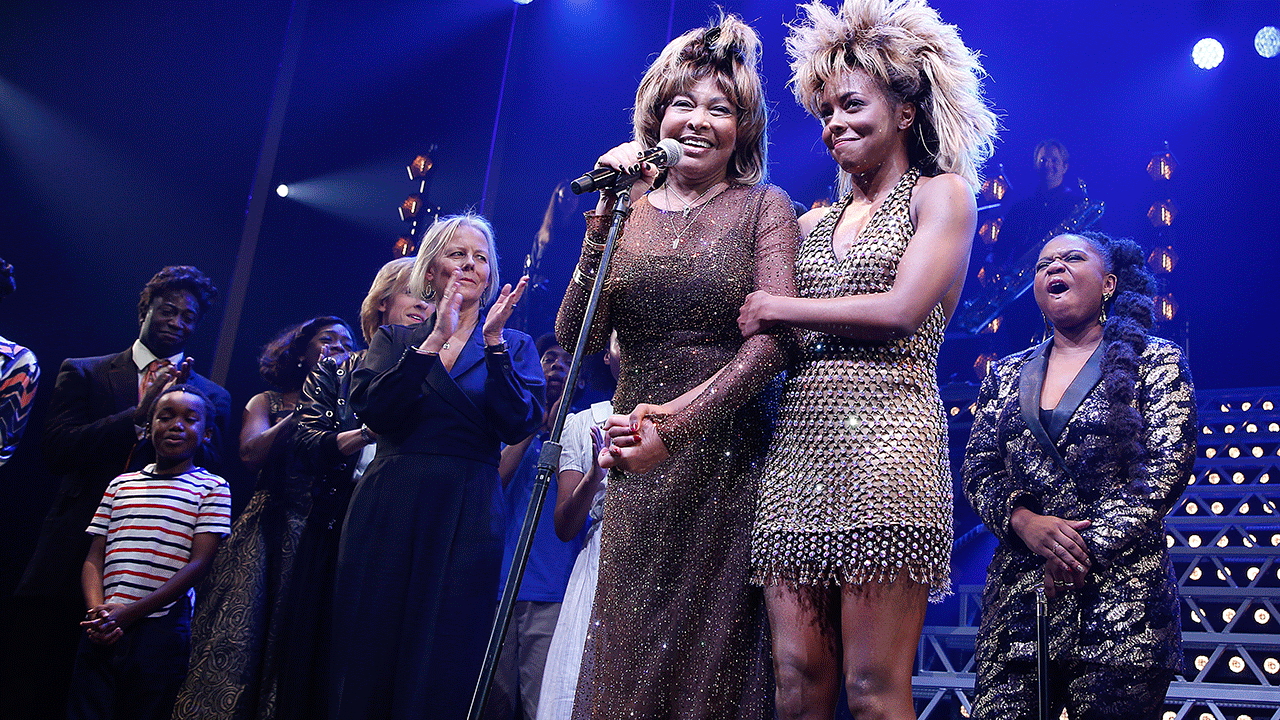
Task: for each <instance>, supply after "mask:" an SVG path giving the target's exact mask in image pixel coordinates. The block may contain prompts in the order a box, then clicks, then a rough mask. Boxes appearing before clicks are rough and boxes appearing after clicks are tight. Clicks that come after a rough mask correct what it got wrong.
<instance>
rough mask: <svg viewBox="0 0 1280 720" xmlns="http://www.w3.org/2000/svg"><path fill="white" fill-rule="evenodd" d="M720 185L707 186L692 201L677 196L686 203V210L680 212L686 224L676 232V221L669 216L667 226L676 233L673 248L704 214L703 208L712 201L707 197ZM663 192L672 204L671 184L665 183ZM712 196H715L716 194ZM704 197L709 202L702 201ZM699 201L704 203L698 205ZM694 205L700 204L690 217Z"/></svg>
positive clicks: (677, 198)
mask: <svg viewBox="0 0 1280 720" xmlns="http://www.w3.org/2000/svg"><path fill="white" fill-rule="evenodd" d="M718 187H720V183H715V184H714V185H712V186H711V187H709V188H707V189H706V190H703V191H702V194H701V195H699V196H698V197H697V198H695V199H694V201H693V202H691V203H686V202H685V201H684V200H682V199H681V198H680V196H679V195H677V196H676V200H679V201H680V204H681V205H684V210H681V211H680V214H681V215H683V216H684V219H685V224H684V229H683V230H681V231H679V232H676V226H675V222H674V221H673V220H672V219H671V216H670V215H668V216H667V227H668V228H670V230H671V234H672V235H675V239H674V240H672V241H671V249H672V250H675V249H676V248H677V247H679V246H680V242H681V241H683V240H684V236H685V233H687V232H689V228H691V227H693V224H694V222H696V221H697V220H698V216H699V215H701V214H702V210H703V208H705V207H706V206H707V205H708V204H709V203H710V201H711V198H707V196H708V195H710V194H711V191H712V190H715V189H716V188H718ZM726 187H727V186H726ZM662 192H663V195H665V196H666V200H667V205H672V202H671V186H670V185H663V186H662ZM712 197H714V195H713V196H712ZM703 198H707V202H702V200H703ZM698 203H702V204H701V205H698ZM694 205H698V209H697V211H695V212H693V217H692V218H690V217H689V213H690V212H691V211H693V206H694ZM668 212H671V213H674V212H675V211H674V210H670V211H668Z"/></svg>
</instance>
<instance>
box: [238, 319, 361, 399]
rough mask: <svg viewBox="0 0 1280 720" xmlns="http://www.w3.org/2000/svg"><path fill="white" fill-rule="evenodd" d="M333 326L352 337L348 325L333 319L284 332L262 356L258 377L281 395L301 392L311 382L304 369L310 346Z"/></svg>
mask: <svg viewBox="0 0 1280 720" xmlns="http://www.w3.org/2000/svg"><path fill="white" fill-rule="evenodd" d="M332 325H341V326H342V327H344V328H346V329H347V333H348V334H350V333H351V326H350V325H348V324H347V321H346V320H343V319H342V318H340V317H335V316H333V315H320V316H318V317H313V318H311V319H310V320H308V321H306V322H304V323H299V324H298V325H293V326H290V327H287V328H285V329H284V330H282V331H280V333H279V334H278V335H276V336H275V338H274V339H273V340H272V341H271V342H269V343H267V344H266V346H265V347H263V348H262V354H261V355H259V356H258V374H259V375H261V376H262V379H263V380H266V381H267V382H268V383H270V384H271V385H272V386H274V387H275V388H276V389H278V390H280V391H281V392H292V391H294V390H301V389H302V383H303V382H305V381H306V379H307V369H306V368H304V367H303V366H302V356H303V355H304V354H306V352H307V345H308V344H310V343H311V340H312V338H314V337H315V336H316V334H317V333H319V332H320V331H321V330H323V329H325V328H327V327H330V326H332ZM352 338H353V339H354V338H355V335H352Z"/></svg>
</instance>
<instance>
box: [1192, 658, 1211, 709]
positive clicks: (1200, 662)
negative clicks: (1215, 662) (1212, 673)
mask: <svg viewBox="0 0 1280 720" xmlns="http://www.w3.org/2000/svg"><path fill="white" fill-rule="evenodd" d="M1208 664H1209V657H1208V656H1207V655H1197V656H1196V670H1204V668H1205V666H1206V665H1208ZM1209 720H1213V716H1212V715H1209Z"/></svg>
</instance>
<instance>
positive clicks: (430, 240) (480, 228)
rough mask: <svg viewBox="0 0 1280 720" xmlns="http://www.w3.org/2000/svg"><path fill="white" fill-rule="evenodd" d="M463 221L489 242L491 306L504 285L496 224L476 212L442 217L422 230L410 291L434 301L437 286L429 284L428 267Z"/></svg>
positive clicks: (486, 295)
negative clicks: (494, 231)
mask: <svg viewBox="0 0 1280 720" xmlns="http://www.w3.org/2000/svg"><path fill="white" fill-rule="evenodd" d="M463 225H465V226H467V227H468V228H471V229H472V230H475V231H476V232H478V233H480V235H482V236H483V237H484V239H485V243H486V244H487V245H488V246H489V284H488V285H487V286H486V287H485V289H484V298H483V302H484V304H485V305H486V306H487V305H488V304H489V303H491V302H493V299H494V298H496V297H497V296H498V288H500V287H502V285H501V281H500V279H499V278H498V245H497V242H496V241H495V239H494V234H493V226H492V225H490V224H489V221H488V220H485V219H484V217H482V216H480V215H476V214H474V213H464V214H462V215H448V216H446V217H442V218H438V219H437V220H436V221H435V222H433V223H431V227H429V228H427V229H426V231H424V232H423V233H422V242H420V243H418V259H417V260H415V261H414V263H413V270H411V271H410V272H409V292H413V293H417V294H419V295H421V296H422V297H423V298H424V299H426V300H427V301H428V302H434V298H435V290H433V289H432V288H430V287H428V286H427V270H429V269H431V265H432V263H434V262H435V261H436V258H439V257H440V253H441V252H442V251H443V250H444V246H445V244H446V243H448V242H449V239H450V238H452V237H453V234H454V233H455V232H457V231H458V228H459V227H460V226H463Z"/></svg>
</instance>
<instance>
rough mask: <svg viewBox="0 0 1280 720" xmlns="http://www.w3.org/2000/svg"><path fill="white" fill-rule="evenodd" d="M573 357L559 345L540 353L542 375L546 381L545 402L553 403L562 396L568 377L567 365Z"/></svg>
mask: <svg viewBox="0 0 1280 720" xmlns="http://www.w3.org/2000/svg"><path fill="white" fill-rule="evenodd" d="M571 362H573V355H571V354H569V352H568V351H567V350H565V349H564V348H562V347H560V346H559V345H552V346H551V347H549V348H547V351H546V352H544V353H542V374H543V376H545V377H546V379H547V401H548V402H555V401H556V399H557V398H559V397H560V396H561V395H563V394H564V381H565V380H566V379H567V378H568V376H569V363H571Z"/></svg>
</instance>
